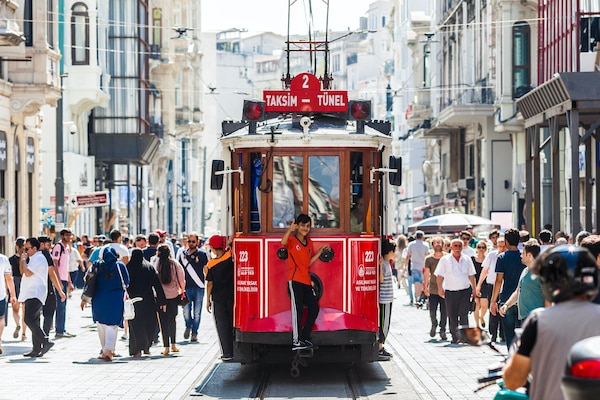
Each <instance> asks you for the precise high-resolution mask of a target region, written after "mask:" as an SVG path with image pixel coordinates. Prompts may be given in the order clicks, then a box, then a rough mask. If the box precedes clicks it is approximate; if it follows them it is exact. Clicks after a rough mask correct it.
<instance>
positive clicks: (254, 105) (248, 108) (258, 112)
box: [242, 100, 265, 121]
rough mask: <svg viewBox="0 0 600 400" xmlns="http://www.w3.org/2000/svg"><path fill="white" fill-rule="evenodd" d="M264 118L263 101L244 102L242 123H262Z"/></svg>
mask: <svg viewBox="0 0 600 400" xmlns="http://www.w3.org/2000/svg"><path fill="white" fill-rule="evenodd" d="M264 117H265V103H264V102H263V101H254V100H244V115H242V119H243V120H244V121H262V120H263V119H264Z"/></svg>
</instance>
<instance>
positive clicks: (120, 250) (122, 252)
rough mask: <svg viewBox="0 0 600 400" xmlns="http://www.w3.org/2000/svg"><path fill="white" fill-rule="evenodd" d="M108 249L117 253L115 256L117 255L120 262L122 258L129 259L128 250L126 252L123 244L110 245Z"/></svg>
mask: <svg viewBox="0 0 600 400" xmlns="http://www.w3.org/2000/svg"><path fill="white" fill-rule="evenodd" d="M110 247H112V248H113V249H115V250H116V251H117V254H118V255H119V258H120V259H121V261H123V257H127V258H129V250H127V247H125V245H124V244H121V243H111V244H110Z"/></svg>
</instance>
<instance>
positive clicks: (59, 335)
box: [54, 332, 77, 339]
mask: <svg viewBox="0 0 600 400" xmlns="http://www.w3.org/2000/svg"><path fill="white" fill-rule="evenodd" d="M75 336H77V335H74V334H72V333H69V332H63V333H57V334H56V335H54V337H55V338H57V339H60V338H74V337H75Z"/></svg>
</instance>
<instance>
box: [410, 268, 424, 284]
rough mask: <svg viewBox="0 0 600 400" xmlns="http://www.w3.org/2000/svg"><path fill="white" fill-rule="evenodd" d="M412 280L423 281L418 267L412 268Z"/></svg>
mask: <svg viewBox="0 0 600 400" xmlns="http://www.w3.org/2000/svg"><path fill="white" fill-rule="evenodd" d="M412 281H413V283H423V271H422V270H420V269H413V270H412Z"/></svg>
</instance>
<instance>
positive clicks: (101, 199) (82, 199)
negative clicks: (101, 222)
mask: <svg viewBox="0 0 600 400" xmlns="http://www.w3.org/2000/svg"><path fill="white" fill-rule="evenodd" d="M70 202H71V204H72V205H73V206H74V207H101V206H107V205H108V204H109V201H108V192H93V193H86V194H75V195H72V196H71V200H70Z"/></svg>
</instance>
